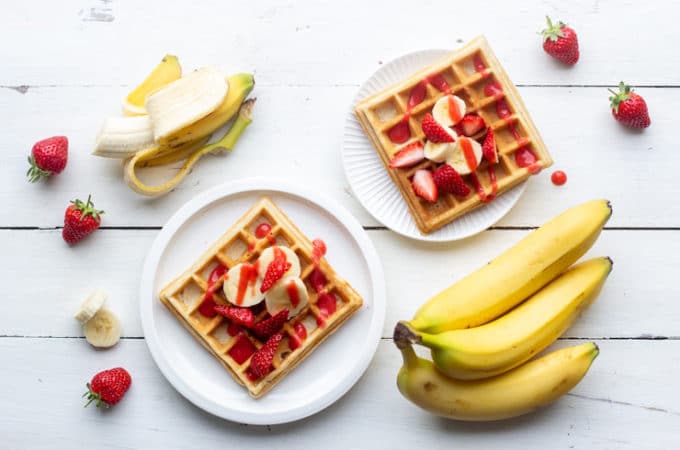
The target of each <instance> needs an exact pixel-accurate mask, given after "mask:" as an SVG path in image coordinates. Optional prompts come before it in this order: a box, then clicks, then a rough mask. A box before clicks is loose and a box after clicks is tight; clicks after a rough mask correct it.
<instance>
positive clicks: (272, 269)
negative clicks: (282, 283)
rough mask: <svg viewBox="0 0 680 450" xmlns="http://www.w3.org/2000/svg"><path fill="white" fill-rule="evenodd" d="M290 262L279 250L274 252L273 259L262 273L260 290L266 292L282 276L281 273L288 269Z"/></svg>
mask: <svg viewBox="0 0 680 450" xmlns="http://www.w3.org/2000/svg"><path fill="white" fill-rule="evenodd" d="M290 267H291V264H290V263H289V262H288V261H287V260H286V254H285V253H283V252H281V251H279V252H276V251H275V252H274V259H273V260H272V262H270V263H269V265H268V266H267V271H266V272H265V273H264V278H263V280H262V286H260V292H267V291H268V290H269V289H271V287H272V286H274V284H275V283H276V282H277V281H279V280H280V279H281V277H283V274H284V273H286V272H287V271H288V269H290Z"/></svg>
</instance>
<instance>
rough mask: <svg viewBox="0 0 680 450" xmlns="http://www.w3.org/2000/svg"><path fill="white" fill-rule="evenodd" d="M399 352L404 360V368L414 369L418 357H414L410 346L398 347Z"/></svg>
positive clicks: (414, 354) (414, 353)
mask: <svg viewBox="0 0 680 450" xmlns="http://www.w3.org/2000/svg"><path fill="white" fill-rule="evenodd" d="M399 350H401V357H402V358H404V366H406V367H415V366H417V365H418V355H416V352H415V351H414V350H413V347H412V346H410V345H405V346H404V347H400V348H399Z"/></svg>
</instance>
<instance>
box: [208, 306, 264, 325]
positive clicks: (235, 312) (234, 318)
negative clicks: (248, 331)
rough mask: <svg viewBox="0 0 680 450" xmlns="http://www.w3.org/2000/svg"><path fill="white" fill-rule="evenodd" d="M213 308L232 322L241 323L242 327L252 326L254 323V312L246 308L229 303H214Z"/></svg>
mask: <svg viewBox="0 0 680 450" xmlns="http://www.w3.org/2000/svg"><path fill="white" fill-rule="evenodd" d="M213 310H214V311H215V312H216V313H217V314H219V315H221V316H224V317H226V318H227V319H229V320H230V321H231V322H232V323H235V324H238V325H243V326H244V327H248V328H250V327H252V326H253V324H254V323H255V314H253V312H252V311H251V310H249V309H248V308H239V307H238V306H231V305H215V306H214V307H213Z"/></svg>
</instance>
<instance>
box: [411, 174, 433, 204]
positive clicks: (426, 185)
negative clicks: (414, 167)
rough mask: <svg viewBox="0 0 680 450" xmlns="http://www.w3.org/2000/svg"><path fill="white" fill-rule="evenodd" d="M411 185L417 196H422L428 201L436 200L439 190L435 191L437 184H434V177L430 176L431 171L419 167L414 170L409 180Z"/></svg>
mask: <svg viewBox="0 0 680 450" xmlns="http://www.w3.org/2000/svg"><path fill="white" fill-rule="evenodd" d="M411 185H412V186H413V191H414V192H415V193H416V195H417V196H418V197H422V198H424V199H425V200H427V201H428V202H436V201H437V198H438V197H439V192H438V191H437V185H436V184H434V178H432V172H430V171H429V170H427V169H421V170H418V171H416V173H415V175H413V179H412V180H411Z"/></svg>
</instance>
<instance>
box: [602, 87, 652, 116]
mask: <svg viewBox="0 0 680 450" xmlns="http://www.w3.org/2000/svg"><path fill="white" fill-rule="evenodd" d="M609 92H611V93H612V94H614V95H612V96H611V97H609V101H610V102H611V108H612V115H613V116H614V118H615V119H616V120H617V121H619V122H621V123H622V124H624V125H626V126H629V127H631V128H647V127H648V126H649V125H650V124H651V123H652V121H651V120H650V118H649V112H648V111H647V103H646V102H645V99H643V98H642V97H640V96H639V95H638V94H636V93H635V92H633V90H632V89H631V87H630V86H628V85H627V84H625V83H624V82H623V81H622V82H620V83H619V92H615V91H613V90H611V89H609Z"/></svg>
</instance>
